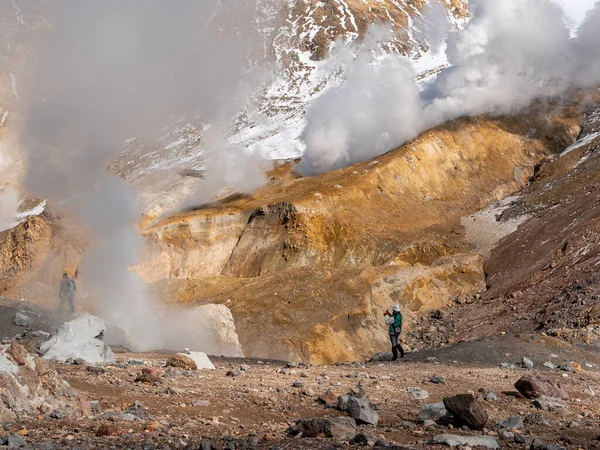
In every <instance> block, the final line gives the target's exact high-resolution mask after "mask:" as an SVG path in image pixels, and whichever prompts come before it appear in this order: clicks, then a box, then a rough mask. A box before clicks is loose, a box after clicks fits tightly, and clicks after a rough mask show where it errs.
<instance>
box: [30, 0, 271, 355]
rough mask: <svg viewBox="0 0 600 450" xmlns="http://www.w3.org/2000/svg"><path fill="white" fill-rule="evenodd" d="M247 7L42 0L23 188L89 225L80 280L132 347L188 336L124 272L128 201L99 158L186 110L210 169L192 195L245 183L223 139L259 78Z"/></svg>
mask: <svg viewBox="0 0 600 450" xmlns="http://www.w3.org/2000/svg"><path fill="white" fill-rule="evenodd" d="M233 3H235V4H233ZM255 8H256V1H255V0H254V1H253V0H248V1H244V2H222V0H202V1H197V0H178V1H177V2H166V1H147V2H143V3H140V2H139V1H131V0H103V1H81V0H62V1H60V2H54V4H53V11H52V15H53V18H52V22H53V27H52V29H51V30H50V31H49V32H48V33H47V34H45V35H44V36H43V37H42V39H41V40H40V42H39V43H38V44H37V48H38V54H39V57H38V60H37V61H36V64H37V67H36V71H35V76H34V79H33V80H32V86H31V89H30V90H29V91H28V94H27V97H28V98H27V100H26V104H25V106H26V107H25V108H24V109H25V110H26V113H27V114H26V119H25V122H24V124H23V126H22V133H21V144H22V147H23V148H24V149H25V150H26V151H27V153H28V164H27V173H26V175H25V180H24V181H25V187H26V189H27V190H28V191H29V192H31V193H33V194H36V195H38V196H40V197H42V198H47V199H48V200H49V201H50V204H51V205H53V206H55V207H56V206H57V205H60V207H61V208H62V209H63V210H64V211H67V212H69V213H73V214H75V215H76V216H77V217H78V218H79V220H80V222H81V223H82V224H83V225H84V226H85V227H86V228H87V229H88V230H89V242H90V248H89V249H88V251H87V253H86V255H85V259H84V262H83V264H82V267H81V273H82V283H84V285H85V286H84V287H85V289H86V290H87V291H89V292H92V293H93V296H94V298H95V299H96V304H95V308H96V312H97V313H98V314H99V315H100V316H101V317H102V318H103V319H105V321H106V322H107V323H108V324H109V325H113V326H116V327H118V328H121V329H122V330H123V331H124V332H125V333H126V336H127V338H128V341H129V343H130V344H132V345H133V346H134V347H135V348H136V349H140V350H145V349H152V348H160V347H171V348H173V347H175V346H182V345H185V344H187V345H189V346H193V344H198V342H195V343H190V342H186V341H185V339H186V330H183V329H177V330H175V328H174V327H170V325H175V323H176V322H177V321H176V320H175V319H173V318H171V319H169V317H166V318H165V317H163V318H161V319H159V316H158V314H157V312H156V311H155V308H156V305H155V304H154V303H153V302H152V300H151V298H150V296H149V293H148V292H147V291H146V287H145V285H144V284H143V282H142V281H141V280H140V279H139V278H138V276H137V275H135V274H134V273H132V272H131V271H130V270H129V268H130V267H131V266H133V265H135V264H136V263H137V262H138V246H139V242H138V234H137V232H136V227H137V223H138V222H139V218H140V211H139V209H138V205H137V202H136V200H135V196H134V193H133V192H132V191H131V190H130V189H129V188H128V187H127V186H126V185H125V184H124V183H123V182H122V181H121V180H120V179H119V178H118V177H116V176H113V175H110V174H109V173H108V171H107V164H108V162H109V161H110V160H111V159H112V158H114V157H115V156H117V155H119V154H120V152H121V150H122V146H123V142H124V141H125V139H126V138H128V137H131V136H138V135H143V134H145V133H149V132H151V131H153V130H156V129H159V128H162V127H164V126H166V125H169V124H170V123H172V121H173V118H174V117H178V118H180V117H182V116H184V115H187V116H189V117H193V118H200V119H201V120H202V121H204V122H207V123H211V130H212V132H211V133H210V137H209V139H210V142H209V145H208V146H209V148H210V152H209V155H208V157H207V166H208V167H210V168H212V169H213V170H209V171H207V174H206V177H205V179H206V183H205V189H209V190H210V192H203V194H202V195H205V196H207V197H210V196H211V195H214V193H215V192H216V191H217V190H218V189H220V188H222V187H223V186H225V185H226V184H227V185H235V186H236V187H241V188H244V187H252V186H254V184H255V183H254V182H253V181H252V180H250V179H249V178H248V177H246V176H245V175H247V174H245V173H243V171H242V170H241V167H242V166H241V165H243V164H245V160H244V158H239V159H235V158H233V155H232V154H231V152H230V151H229V150H230V149H228V148H227V144H226V139H225V137H226V135H227V131H228V130H229V128H230V127H231V122H232V118H233V112H234V111H236V108H238V107H239V102H244V101H246V100H247V99H248V97H249V95H250V93H251V92H252V89H253V88H254V87H256V86H257V85H258V84H259V81H260V78H261V77H260V75H261V74H260V72H259V70H258V68H256V65H253V67H254V70H251V68H250V65H249V61H250V60H252V58H253V56H254V52H255V51H257V50H256V49H257V48H260V46H261V45H262V41H261V40H260V38H259V36H258V35H257V34H256V31H255V28H256V27H255V24H254V23H253V21H252V19H253V18H254V13H255ZM261 50H262V49H261ZM247 79H252V80H254V81H253V83H252V84H249V83H247V82H246V80H247ZM22 97H23V95H22ZM177 336H179V338H180V339H179V340H178V341H177V342H175V340H176V339H175V338H176V337H177ZM206 350H209V349H206Z"/></svg>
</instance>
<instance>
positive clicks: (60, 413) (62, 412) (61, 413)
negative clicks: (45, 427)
mask: <svg viewBox="0 0 600 450" xmlns="http://www.w3.org/2000/svg"><path fill="white" fill-rule="evenodd" d="M71 413H72V411H71V410H69V409H67V408H58V409H55V410H54V411H52V412H51V413H50V417H51V418H53V419H65V418H67V417H69V416H70V415H71Z"/></svg>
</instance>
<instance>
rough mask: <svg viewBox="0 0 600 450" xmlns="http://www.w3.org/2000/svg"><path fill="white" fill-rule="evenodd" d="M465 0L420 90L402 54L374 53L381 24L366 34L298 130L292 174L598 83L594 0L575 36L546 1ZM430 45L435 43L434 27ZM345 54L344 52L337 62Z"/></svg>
mask: <svg viewBox="0 0 600 450" xmlns="http://www.w3.org/2000/svg"><path fill="white" fill-rule="evenodd" d="M470 4H471V8H472V19H471V21H470V22H469V24H468V25H467V27H466V28H465V29H464V30H463V31H460V32H452V33H450V34H449V35H448V36H447V38H446V39H445V43H446V54H447V57H448V62H449V63H450V64H451V66H452V67H451V68H450V69H447V70H445V71H444V72H442V73H441V74H440V75H439V76H438V77H437V78H436V79H435V80H434V81H433V82H431V83H429V85H426V86H425V87H424V88H422V87H421V86H419V85H418V84H417V83H416V82H415V81H414V79H413V75H414V74H413V73H411V71H410V69H409V66H408V64H407V63H406V62H405V61H404V60H403V58H401V57H399V56H392V55H388V56H386V57H383V56H382V55H380V54H378V52H377V48H379V46H378V45H377V43H378V42H380V41H381V40H382V38H381V32H380V30H377V32H376V34H374V35H372V36H371V38H369V39H367V40H366V41H365V44H364V45H363V46H362V48H361V49H360V50H358V54H357V56H356V58H355V59H354V60H353V61H352V62H351V63H350V64H349V67H348V68H347V73H346V80H345V83H344V84H343V85H341V86H339V87H336V88H333V89H330V90H329V91H327V92H326V93H325V94H324V95H322V96H321V97H319V98H318V99H317V100H316V101H315V102H314V103H313V104H312V105H311V107H310V108H309V110H308V112H307V115H306V120H307V124H306V127H305V129H304V131H303V133H302V136H301V139H302V140H303V141H304V143H305V144H306V147H307V150H306V153H305V154H304V156H303V158H302V162H301V163H300V164H299V166H298V171H299V172H300V173H302V174H305V175H313V174H317V173H322V172H327V171H330V170H333V169H337V168H341V167H345V166H348V165H350V164H353V163H355V162H358V161H362V160H365V159H369V158H372V157H375V156H378V155H380V154H382V153H384V152H386V151H389V150H391V149H393V148H395V147H397V146H399V145H401V144H402V143H404V142H406V141H407V140H410V139H413V138H415V137H417V136H418V135H419V134H420V133H422V132H423V131H424V130H426V129H427V128H430V127H431V126H434V125H436V124H439V123H441V122H444V121H447V120H451V119H455V118H457V117H460V116H465V115H478V114H505V113H511V112H514V111H517V110H519V109H521V108H523V107H524V106H526V105H528V104H529V103H530V102H531V101H532V100H533V99H534V98H536V97H539V96H542V95H544V96H548V95H556V94H560V93H563V92H564V91H565V90H566V89H567V88H569V87H572V86H589V85H593V84H595V83H598V82H599V81H600V47H599V46H598V45H597V43H598V42H599V39H600V27H598V23H599V20H600V3H597V4H596V6H595V7H594V9H593V10H592V11H590V12H589V14H588V16H587V18H586V20H585V21H584V22H583V24H582V25H581V27H580V29H579V30H578V32H577V37H576V38H575V39H573V40H571V37H570V31H569V28H568V26H567V25H566V23H565V18H564V13H563V10H562V9H561V8H560V7H559V6H558V5H556V4H555V3H552V2H550V1H549V0H495V1H489V0H473V1H471V2H470ZM437 16H439V14H437ZM434 17H435V16H434ZM434 22H435V20H434ZM434 28H436V27H434ZM432 45H433V46H434V47H436V46H439V36H438V35H436V34H434V35H433V36H432ZM344 52H348V49H347V48H345V49H343V50H341V51H338V53H337V54H334V55H333V58H334V59H333V60H334V61H335V58H339V55H340V53H344ZM381 60H383V62H378V61H381Z"/></svg>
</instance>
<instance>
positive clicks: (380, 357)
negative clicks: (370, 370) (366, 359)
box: [371, 352, 394, 362]
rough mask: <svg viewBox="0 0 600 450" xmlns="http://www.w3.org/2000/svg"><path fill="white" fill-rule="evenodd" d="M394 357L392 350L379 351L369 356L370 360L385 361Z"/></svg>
mask: <svg viewBox="0 0 600 450" xmlns="http://www.w3.org/2000/svg"><path fill="white" fill-rule="evenodd" d="M393 358H394V355H393V354H392V352H379V353H375V354H374V355H373V357H372V358H371V362H386V361H391V360H392V359H393Z"/></svg>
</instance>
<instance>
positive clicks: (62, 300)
mask: <svg viewBox="0 0 600 450" xmlns="http://www.w3.org/2000/svg"><path fill="white" fill-rule="evenodd" d="M74 300H75V296H73V295H61V296H60V308H59V312H63V311H64V309H65V303H66V302H69V310H70V311H71V312H75V301H74Z"/></svg>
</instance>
